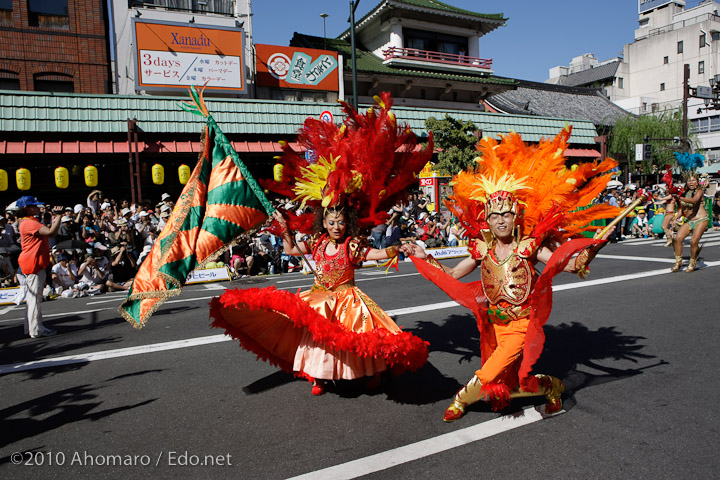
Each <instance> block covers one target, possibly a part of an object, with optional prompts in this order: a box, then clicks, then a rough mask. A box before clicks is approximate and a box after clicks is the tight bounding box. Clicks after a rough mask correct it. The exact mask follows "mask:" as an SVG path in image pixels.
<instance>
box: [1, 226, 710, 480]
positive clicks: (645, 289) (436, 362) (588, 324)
mask: <svg viewBox="0 0 720 480" xmlns="http://www.w3.org/2000/svg"><path fill="white" fill-rule="evenodd" d="M661 243H662V241H653V240H632V241H625V242H621V243H618V244H612V245H609V246H607V248H605V249H604V250H603V251H602V252H601V253H602V255H601V256H600V257H599V258H597V259H596V260H595V261H594V262H593V264H592V268H591V270H592V272H591V275H590V277H589V278H588V280H585V281H581V280H579V279H578V278H577V277H576V276H573V275H569V274H561V275H560V276H558V277H557V278H556V282H555V293H554V307H553V313H552V315H551V317H550V320H549V322H548V325H547V326H546V328H545V332H546V337H547V340H546V344H545V351H544V353H543V355H542V357H541V359H540V361H539V362H538V364H537V365H536V367H535V371H536V372H544V373H549V374H553V375H556V376H559V377H561V378H562V379H563V380H564V381H565V383H566V386H567V392H566V395H565V397H564V400H565V410H566V413H564V414H562V415H559V416H555V417H552V418H548V419H542V417H540V415H539V414H538V413H537V411H536V410H535V409H534V407H536V406H541V405H542V403H543V401H542V400H541V399H540V398H530V399H525V400H524V401H521V402H515V403H514V404H513V407H511V408H510V409H508V410H505V411H503V412H501V413H500V414H497V413H494V412H492V411H491V410H490V409H489V407H488V406H487V405H485V404H482V403H481V404H478V405H476V406H474V407H473V408H472V409H471V410H470V411H469V412H468V414H467V415H466V416H465V417H464V418H463V419H461V420H460V421H458V422H455V423H453V424H446V423H444V422H443V421H442V414H443V411H444V409H445V407H446V406H447V405H448V404H449V402H450V399H451V398H452V396H453V395H454V393H455V391H456V390H457V389H458V388H459V387H460V386H461V384H463V383H465V382H466V381H467V380H468V379H469V378H470V377H471V376H472V374H473V372H474V370H475V369H477V368H479V366H480V357H479V351H478V347H477V344H478V332H477V327H476V326H475V321H474V318H472V316H471V315H470V314H469V312H467V311H466V310H465V309H463V308H462V307H459V306H453V305H452V304H451V303H448V302H449V299H448V298H447V297H446V296H445V295H444V294H443V293H442V292H440V291H439V289H437V288H436V287H435V286H434V285H432V284H430V283H428V282H427V281H425V280H424V279H422V278H421V277H420V276H419V275H418V274H417V272H416V271H415V270H414V267H413V266H412V264H409V263H405V264H402V265H401V267H400V272H399V273H391V274H389V275H385V274H384V273H383V270H381V269H372V268H371V269H363V270H361V271H360V272H358V274H357V277H356V278H357V280H358V286H359V287H360V288H361V289H363V290H364V291H365V292H366V293H367V294H368V295H369V296H370V297H372V298H373V299H374V300H375V301H377V303H378V304H379V305H380V306H381V307H383V308H384V309H385V310H387V311H388V312H389V313H390V314H391V315H393V316H394V318H395V319H396V321H397V323H398V324H400V325H401V326H403V327H404V328H405V329H407V330H410V331H412V332H413V333H415V334H416V335H418V336H420V337H422V338H423V339H425V340H428V341H429V342H430V344H431V347H430V348H431V353H430V359H429V362H428V364H427V365H426V366H425V367H423V368H422V369H421V370H419V371H418V372H415V373H409V374H403V375H401V376H397V377H393V378H390V379H387V380H386V381H385V383H384V385H383V388H382V389H381V390H380V391H379V392H376V393H373V394H369V393H367V392H366V391H365V390H364V388H363V387H362V385H357V384H354V383H352V382H347V383H345V384H338V385H337V391H335V392H332V393H327V394H325V395H323V396H320V397H313V396H311V395H310V386H309V384H308V383H307V382H304V381H300V380H295V379H293V378H292V377H291V376H289V375H286V374H284V373H281V372H278V371H277V370H276V369H274V368H273V367H271V366H269V365H267V364H265V363H263V362H258V361H256V360H255V358H254V356H253V355H251V354H249V353H248V352H245V351H243V350H241V349H240V348H238V346H237V344H236V343H235V342H232V341H229V340H227V339H226V337H223V336H221V335H220V334H221V332H220V331H218V330H213V329H210V328H209V326H208V325H209V321H208V307H207V302H208V301H209V299H210V298H211V297H212V296H214V295H218V294H220V293H222V290H220V288H221V285H219V284H209V285H197V286H190V287H188V288H186V289H185V290H184V291H183V293H182V295H181V296H179V297H175V298H174V299H172V300H170V301H168V302H166V303H165V305H164V306H163V307H162V308H161V309H160V310H159V311H158V312H157V313H156V314H155V315H154V316H153V317H152V318H151V319H150V321H149V323H148V325H147V326H146V327H145V328H144V329H142V330H134V329H133V328H132V327H131V326H130V325H129V324H128V323H127V322H125V321H124V320H122V319H121V318H120V317H119V316H118V315H117V313H116V308H117V305H118V304H119V303H120V300H121V298H122V295H121V294H107V295H102V296H97V297H90V298H83V299H70V300H55V301H52V302H48V303H44V304H43V306H42V308H43V314H44V315H45V317H46V324H47V325H48V326H50V327H52V328H55V329H57V331H58V335H56V336H55V337H51V338H44V339H35V340H33V339H29V338H25V337H24V335H23V327H22V315H23V308H22V307H21V308H18V309H15V310H12V311H9V312H6V313H4V314H3V315H0V345H2V347H1V348H0V478H3V479H15V478H18V479H25V478H53V479H65V478H73V479H74V478H93V479H96V478H123V479H135V478H147V477H150V478H242V479H246V478H247V479H279V478H290V477H295V476H301V475H306V477H305V478H331V479H337V478H354V477H356V476H358V475H365V476H364V478H369V479H437V478H481V477H482V478H506V479H515V478H517V479H528V478H533V479H535V478H558V477H560V478H573V479H575V478H577V479H595V478H598V479H601V478H602V479H616V478H617V479H621V478H622V479H626V478H635V479H644V478H647V479H654V480H657V479H676V478H712V477H714V475H715V474H714V473H713V472H715V471H716V468H717V466H718V460H717V438H718V430H719V427H720V419H719V418H718V415H717V414H716V413H715V402H716V399H717V392H718V388H717V386H716V385H715V377H716V375H717V372H718V371H719V370H720V354H719V353H718V348H717V342H718V334H717V330H716V323H717V320H718V317H719V315H718V312H720V300H719V298H718V295H717V291H718V285H719V283H718V281H719V280H720V268H718V267H720V232H711V233H710V234H706V244H705V248H704V250H703V252H702V260H704V263H703V264H702V265H703V266H704V268H701V269H700V270H698V271H696V272H694V273H692V274H688V273H684V272H680V273H674V274H670V273H669V268H670V266H671V265H672V258H673V257H672V252H671V251H670V249H669V248H662V246H661ZM687 253H688V252H687V249H686V256H687ZM456 261H457V260H449V261H448V262H449V263H452V262H456ZM473 278H475V277H473ZM251 280H252V282H255V283H250V282H249V281H246V282H245V283H242V284H233V285H226V286H231V287H236V286H237V287H240V288H249V287H253V286H268V285H271V284H275V285H276V286H277V287H278V288H287V289H290V290H292V291H295V290H297V289H298V288H307V287H308V286H309V285H310V283H311V279H310V278H308V277H306V276H302V275H299V274H290V275H281V276H272V277H261V278H254V279H251ZM0 308H2V307H0ZM78 355H80V358H78V357H75V358H72V356H78ZM69 357H70V358H69ZM29 362H38V363H29ZM15 463H19V464H15Z"/></svg>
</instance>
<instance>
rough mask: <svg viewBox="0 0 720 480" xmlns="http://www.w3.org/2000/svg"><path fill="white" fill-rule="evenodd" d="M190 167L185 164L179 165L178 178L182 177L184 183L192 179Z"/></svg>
mask: <svg viewBox="0 0 720 480" xmlns="http://www.w3.org/2000/svg"><path fill="white" fill-rule="evenodd" d="M190 173H191V172H190V167H188V166H187V165H185V164H183V165H180V166H179V167H178V178H180V183H181V184H182V185H185V184H186V183H187V182H188V180H190Z"/></svg>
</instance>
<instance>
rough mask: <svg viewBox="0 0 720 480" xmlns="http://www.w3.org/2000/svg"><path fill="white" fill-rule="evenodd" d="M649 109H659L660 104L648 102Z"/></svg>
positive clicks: (653, 110)
mask: <svg viewBox="0 0 720 480" xmlns="http://www.w3.org/2000/svg"><path fill="white" fill-rule="evenodd" d="M650 110H652V112H653V113H656V112H659V111H660V104H659V103H652V104H650Z"/></svg>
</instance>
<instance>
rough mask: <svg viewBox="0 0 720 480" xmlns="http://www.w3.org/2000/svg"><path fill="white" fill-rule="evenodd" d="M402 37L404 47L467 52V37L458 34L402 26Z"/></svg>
mask: <svg viewBox="0 0 720 480" xmlns="http://www.w3.org/2000/svg"><path fill="white" fill-rule="evenodd" d="M403 38H404V42H405V48H416V49H418V50H427V51H430V52H440V53H449V54H453V55H459V54H460V53H461V52H463V53H467V51H468V41H467V38H466V37H460V36H458V35H449V34H447V33H438V32H428V31H424V30H415V29H414V28H403Z"/></svg>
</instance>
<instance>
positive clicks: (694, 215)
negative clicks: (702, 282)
mask: <svg viewBox="0 0 720 480" xmlns="http://www.w3.org/2000/svg"><path fill="white" fill-rule="evenodd" d="M707 185H708V183H707V178H706V177H703V178H701V177H700V176H698V174H696V173H690V174H689V177H688V179H687V182H686V183H685V193H684V194H683V196H682V197H676V199H675V201H676V203H677V204H679V205H680V211H679V214H680V215H682V217H683V218H684V219H685V222H684V223H683V224H682V225H681V226H680V228H679V229H678V231H677V235H676V236H675V241H674V247H675V265H673V267H672V268H671V269H670V270H671V271H673V272H677V271H678V270H680V269H681V268H682V263H683V260H682V251H683V241H684V240H685V237H687V236H688V235H689V234H690V233H691V232H692V237H691V238H690V262H689V263H688V266H687V268H685V271H686V272H692V271H694V270H695V269H697V260H698V256H699V255H700V238H701V237H702V235H703V233H705V230H706V229H707V227H708V225H709V223H710V215H711V211H712V208H711V206H706V204H707V201H706V199H705V196H704V195H705V188H706V187H707ZM710 205H712V203H711V204H710ZM708 210H710V211H708Z"/></svg>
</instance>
